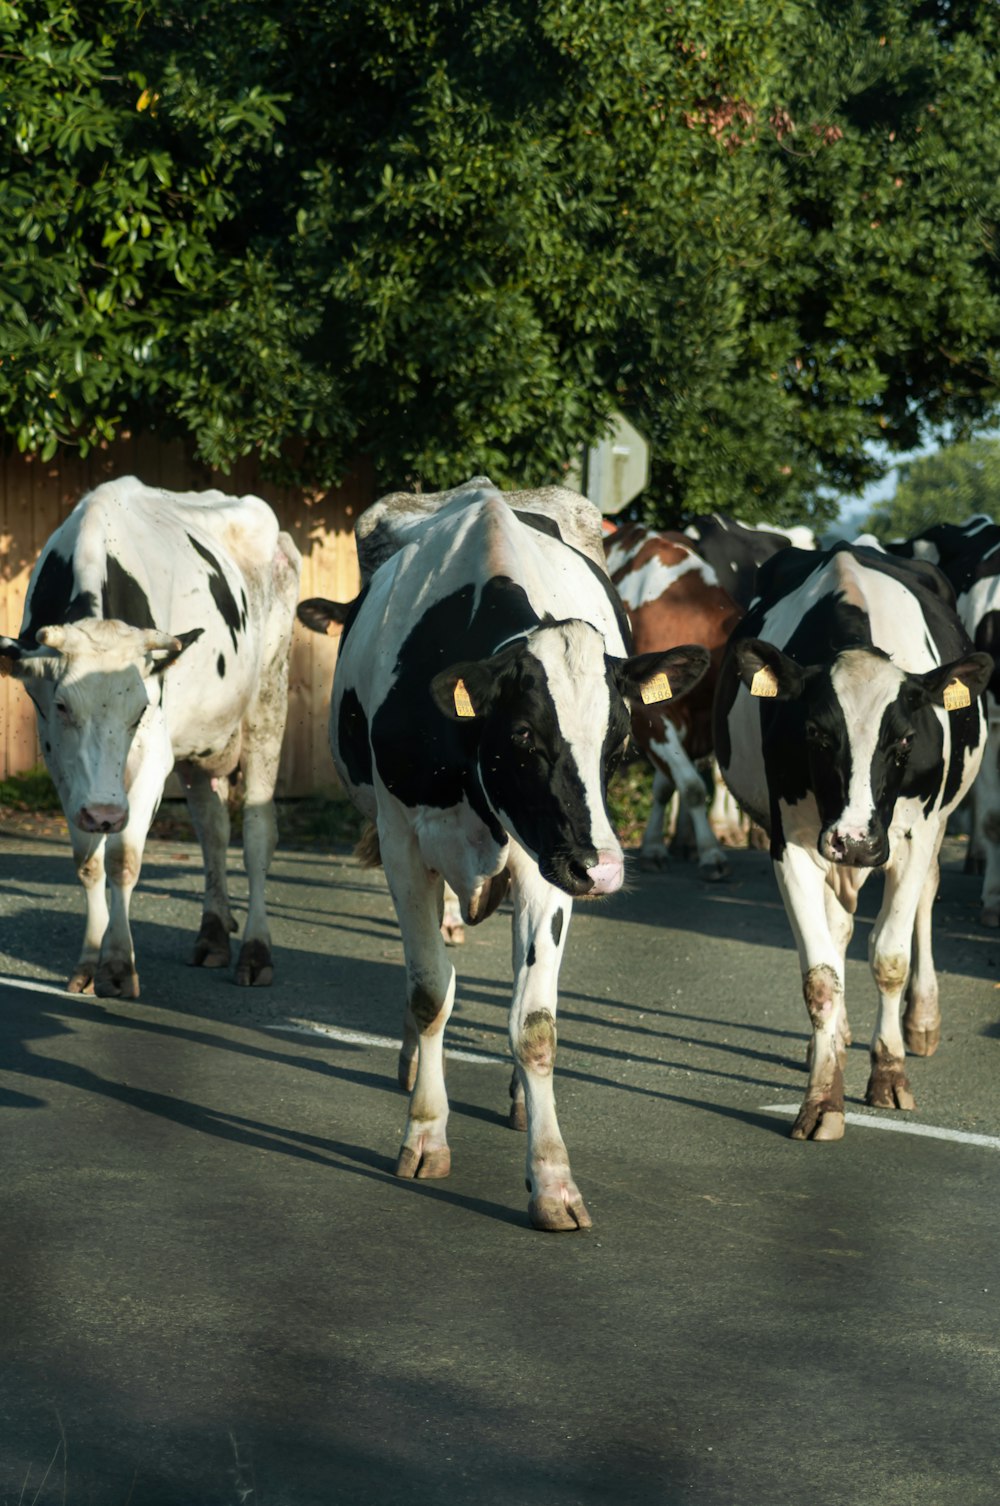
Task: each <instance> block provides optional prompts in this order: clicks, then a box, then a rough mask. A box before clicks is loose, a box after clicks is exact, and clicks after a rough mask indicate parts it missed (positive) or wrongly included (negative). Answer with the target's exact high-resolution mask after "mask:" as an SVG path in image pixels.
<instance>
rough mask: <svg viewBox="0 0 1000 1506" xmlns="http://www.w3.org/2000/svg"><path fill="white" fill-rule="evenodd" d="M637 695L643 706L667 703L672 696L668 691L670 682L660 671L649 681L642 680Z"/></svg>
mask: <svg viewBox="0 0 1000 1506" xmlns="http://www.w3.org/2000/svg"><path fill="white" fill-rule="evenodd" d="M639 694H640V695H641V696H642V701H643V705H644V706H652V705H653V703H654V702H655V701H669V700H670V699H671V698H672V696H673V691H672V690H671V689H670V681H669V680H668V679H667V677H666V675H665V674H664V673H663V671H662V669H661V670H660V673H659V674H658V675H654V676H653V678H652V679H651V680H643V682H642V684H641V685H640V686H639Z"/></svg>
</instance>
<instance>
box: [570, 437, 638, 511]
mask: <svg viewBox="0 0 1000 1506" xmlns="http://www.w3.org/2000/svg"><path fill="white" fill-rule="evenodd" d="M583 481H584V485H583V491H584V492H585V494H586V496H588V497H589V498H590V500H591V502H593V504H594V506H595V507H596V508H597V509H598V511H600V512H602V513H603V514H604V515H605V516H608V514H610V513H616V512H621V510H622V508H623V507H627V506H628V504H629V503H630V502H631V501H632V500H633V498H635V497H637V496H638V495H639V493H640V492H641V491H642V490H643V488H644V487H645V486H646V485H647V484H648V482H649V443H648V441H647V440H646V439H644V438H643V436H642V435H641V434H640V433H639V431H638V429H634V428H633V427H632V425H631V424H630V423H629V421H628V419H627V418H623V417H622V415H621V414H620V413H616V414H615V415H614V427H613V429H612V430H611V433H610V434H609V435H608V436H607V438H606V439H602V440H601V442H600V444H596V445H593V446H591V448H590V449H588V450H587V452H586V456H585V460H584V476H583Z"/></svg>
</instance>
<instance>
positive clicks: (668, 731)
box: [649, 721, 729, 881]
mask: <svg viewBox="0 0 1000 1506" xmlns="http://www.w3.org/2000/svg"><path fill="white" fill-rule="evenodd" d="M649 754H650V757H651V758H652V759H653V760H654V762H656V763H659V764H662V765H663V766H664V767H665V769H666V772H667V773H668V774H669V775H670V778H671V779H672V780H673V782H674V785H675V786H676V789H677V794H678V796H679V797H680V803H681V806H682V807H683V809H684V810H686V811H687V813H688V815H689V816H690V817H691V823H692V825H693V826H694V834H695V841H696V843H697V845H698V872H699V874H700V875H701V877H702V878H704V879H709V880H712V881H716V880H718V879H723V878H725V877H726V875H727V874H728V872H729V865H728V863H727V862H726V859H725V856H724V855H723V851H722V848H721V847H720V846H719V844H718V842H717V841H716V840H715V836H714V834H713V832H712V828H711V826H710V825H709V824H708V810H707V800H708V792H707V791H706V789H705V781H704V780H703V779H702V777H701V775H700V774H699V773H698V770H697V769H696V768H695V766H694V764H693V763H692V762H691V760H690V758H689V757H688V755H687V752H686V751H685V748H684V745H683V743H682V742H681V740H680V736H679V734H678V732H677V728H676V727H675V726H674V724H673V722H670V721H665V722H664V731H663V736H662V737H658V738H657V739H656V740H655V741H654V742H651V743H650V745H649Z"/></svg>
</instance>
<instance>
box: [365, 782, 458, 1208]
mask: <svg viewBox="0 0 1000 1506" xmlns="http://www.w3.org/2000/svg"><path fill="white" fill-rule="evenodd" d="M386 803H388V801H387V802H386ZM378 831H379V845H380V847H381V850H382V863H383V867H384V869H385V876H386V880H387V882H388V885H389V891H390V893H391V894H392V898H393V903H394V905H395V907H396V916H397V918H398V920H399V929H400V932H401V933H402V938H403V952H404V956H405V958H406V1015H405V1020H404V1027H403V1038H404V1044H403V1051H402V1052H401V1053H400V1065H399V1074H400V1081H401V1082H403V1083H405V1082H408V1081H410V1080H411V1069H412V1065H413V1060H414V1055H415V1057H416V1072H415V1074H414V1075H413V1076H412V1082H413V1091H412V1093H411V1095H410V1105H409V1113H408V1115H407V1121H406V1131H405V1134H404V1136H403V1144H402V1146H401V1147H400V1152H399V1158H398V1160H397V1162H396V1175H397V1176H398V1177H407V1178H410V1177H419V1178H421V1179H423V1178H427V1177H446V1176H447V1175H448V1173H449V1172H450V1170H451V1151H450V1150H449V1148H448V1096H447V1093H446V1091H445V1085H444V1029H445V1025H446V1024H447V1023H448V1019H449V1017H450V1015H451V1011H452V1005H453V1004H454V1000H455V969H454V968H453V967H452V965H451V963H450V962H449V961H448V957H447V954H446V952H445V946H444V940H443V939H442V936H441V929H440V925H439V913H440V912H439V902H440V892H441V889H440V879H439V878H438V877H437V876H436V875H432V874H431V873H430V872H428V870H427V868H426V867H425V866H424V862H423V859H422V858H421V856H420V851H419V848H418V845H417V840H416V837H415V835H414V833H413V830H412V828H411V826H410V824H409V821H408V820H407V819H406V817H405V815H404V814H403V813H402V812H397V811H394V810H393V811H386V810H384V809H383V808H381V807H380V810H379V822H378Z"/></svg>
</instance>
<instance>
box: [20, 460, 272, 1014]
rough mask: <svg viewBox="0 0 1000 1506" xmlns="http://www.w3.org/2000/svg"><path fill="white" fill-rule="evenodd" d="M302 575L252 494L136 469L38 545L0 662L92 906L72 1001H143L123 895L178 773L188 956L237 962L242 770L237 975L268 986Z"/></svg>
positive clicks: (94, 495) (204, 961)
mask: <svg viewBox="0 0 1000 1506" xmlns="http://www.w3.org/2000/svg"><path fill="white" fill-rule="evenodd" d="M300 566H301V559H300V557H299V553H298V550H297V549H296V547H295V545H294V543H293V542H292V540H291V539H290V538H289V536H288V535H287V534H286V533H279V531H278V522H277V519H276V518H275V516H274V513H273V512H272V511H271V509H270V507H268V505H267V503H266V502H262V501H261V500H260V498H258V497H227V496H225V495H224V494H223V493H222V492H217V491H208V492H201V493H190V492H189V493H177V492H167V491H163V490H160V489H159V488H154V487H149V486H144V485H143V483H142V482H141V481H138V480H136V478H135V477H134V476H127V477H124V478H122V479H121V480H117V481H109V482H105V483H104V484H103V485H101V486H99V487H97V488H96V489H95V490H94V491H92V492H90V493H88V495H87V496H85V497H84V498H83V499H82V500H81V501H80V502H79V503H78V504H77V506H76V507H75V508H74V510H73V512H72V513H71V514H70V516H69V517H68V518H67V519H66V521H65V522H64V523H63V524H62V525H61V526H60V527H59V528H58V529H57V530H56V532H55V533H54V534H53V535H52V537H51V538H50V539H49V541H48V543H47V544H46V545H45V548H44V549H43V551H42V554H41V557H40V559H39V560H38V563H37V564H36V566H35V569H34V571H33V572H32V576H31V581H30V583H29V586H28V597H27V601H26V603H25V615H24V620H23V622H22V625H21V631H20V634H19V636H18V637H17V638H16V639H12V638H2V639H0V656H2V657H0V665H3V666H4V667H5V671H6V672H8V673H11V674H14V675H16V676H17V677H18V678H19V679H20V680H21V681H22V682H23V684H24V686H25V688H26V690H27V691H28V693H29V695H30V696H31V698H32V700H33V701H34V704H35V710H36V712H37V716H38V729H39V737H40V739H41V742H42V747H43V750H44V754H45V762H46V764H47V766H48V769H49V771H50V773H51V775H52V778H53V779H54V781H55V784H56V788H57V790H58V792H59V798H60V800H61V801H62V806H63V811H64V812H65V815H66V819H67V821H68V822H69V829H70V837H71V840H72V843H73V853H74V857H75V859H76V868H77V873H78V875H79V878H80V881H81V883H82V884H83V887H84V890H85V893H86V897H87V923H86V930H85V933H84V940H83V949H82V951H81V953H80V958H79V961H78V962H77V964H76V967H75V968H74V970H73V973H72V975H71V977H70V979H69V983H68V987H69V989H70V990H71V991H72V992H74V993H77V992H81V991H82V990H84V989H87V988H89V987H90V986H91V985H93V988H94V991H95V992H96V993H98V994H101V995H111V996H113V995H123V996H125V997H131V998H138V995H139V979H138V975H137V973H136V966H135V954H134V950H133V946H132V936H131V932H130V930H129V921H128V912H129V901H130V898H131V895H132V891H133V889H134V888H135V885H136V882H137V881H138V878H139V869H140V866H141V863H142V854H143V848H144V846H145V841H146V835H147V833H148V831H149V825H150V822H151V821H152V818H153V816H154V814H155V812H156V809H157V807H158V805H159V803H160V799H161V796H162V794H163V786H164V782H165V781H166V778H167V775H168V774H169V773H170V772H171V770H172V769H173V768H174V767H175V766H176V767H177V769H178V772H179V773H180V775H181V777H182V779H183V782H184V785H185V789H186V793H187V801H188V808H189V810H190V812H191V817H192V820H193V822H194V825H195V829H196V830H197V832H198V837H199V840H200V842H201V846H202V851H203V853H204V859H205V877H206V886H205V903H204V913H203V916H202V922H201V929H200V931H199V933H198V939H197V942H196V945H195V953H194V962H195V963H196V964H197V965H200V966H203V967H220V966H226V965H227V964H228V962H229V934H230V932H231V931H233V930H235V929H236V922H235V920H234V919H233V916H232V911H231V909H230V905H229V897H228V892H227V886H226V846H227V843H228V840H229V811H228V804H227V800H228V789H229V778H230V776H231V775H232V774H234V772H235V771H236V769H237V767H239V768H240V769H241V770H242V774H243V779H244V784H245V807H244V818H243V852H244V862H245V865H246V870H247V875H248V879H249V888H250V903H249V912H248V915H247V922H246V927H245V931H244V939H243V947H242V950H241V952H240V956H239V961H238V964H237V971H236V978H237V982H239V983H245V984H251V983H254V984H263V983H269V982H270V981H271V975H272V959H271V940H270V933H269V931H268V925H267V915H266V911H265V907H264V881H265V877H266V874H267V870H268V867H269V865H270V861H271V857H272V854H273V852H274V845H275V840H276V836H277V827H276V823H275V817H274V804H273V798H272V797H273V794H274V784H275V779H276V776H277V768H278V755H279V752H280V748H281V739H282V734H283V732H284V726H285V714H286V708H287V684H288V652H289V645H290V642H291V631H292V622H293V619H294V613H295V602H296V598H297V595H298V579H299V570H300ZM108 884H109V885H110V892H111V903H110V910H109V907H108V900H107V895H106V885H108Z"/></svg>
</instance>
